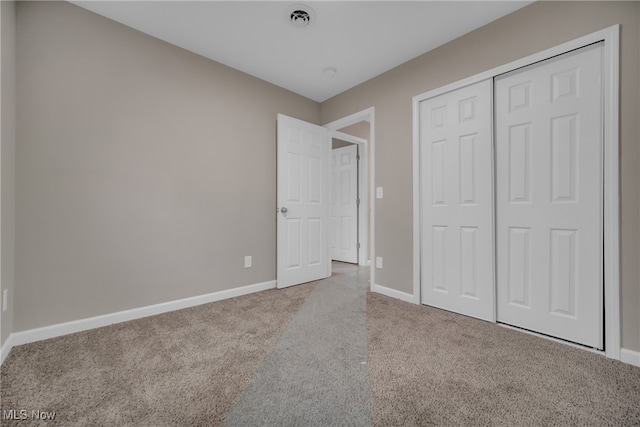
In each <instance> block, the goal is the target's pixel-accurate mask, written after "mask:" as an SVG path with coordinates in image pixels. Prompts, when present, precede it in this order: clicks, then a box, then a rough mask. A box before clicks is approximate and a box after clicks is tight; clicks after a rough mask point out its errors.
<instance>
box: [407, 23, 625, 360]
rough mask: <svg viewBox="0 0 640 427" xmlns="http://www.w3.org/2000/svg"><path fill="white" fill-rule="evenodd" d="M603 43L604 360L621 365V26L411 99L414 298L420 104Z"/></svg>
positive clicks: (416, 292) (415, 298) (415, 286)
mask: <svg viewBox="0 0 640 427" xmlns="http://www.w3.org/2000/svg"><path fill="white" fill-rule="evenodd" d="M600 41H603V42H604V52H603V56H604V57H603V70H602V71H603V88H604V93H603V104H604V105H603V107H604V109H603V115H604V117H603V119H604V120H603V124H604V135H603V137H604V139H603V145H604V153H603V155H604V176H603V178H604V260H603V261H604V311H605V313H604V319H605V325H604V333H605V355H606V356H607V357H608V358H611V359H617V360H620V350H621V349H620V196H619V188H620V182H619V143H620V140H619V129H618V128H619V121H618V118H619V107H618V105H619V104H618V101H619V78H620V76H619V56H620V25H613V26H611V27H608V28H605V29H603V30H600V31H596V32H595V33H592V34H588V35H586V36H583V37H580V38H578V39H575V40H572V41H569V42H567V43H563V44H561V45H559V46H555V47H552V48H550V49H546V50H544V51H542V52H538V53H536V54H533V55H529V56H527V57H524V58H521V59H518V60H516V61H513V62H510V63H508V64H505V65H502V66H499V67H496V68H493V69H491V70H488V71H485V72H483V73H480V74H476V75H474V76H471V77H468V78H466V79H463V80H460V81H458V82H454V83H451V84H448V85H446V86H443V87H441V88H438V89H435V90H431V91H429V92H426V93H423V94H421V95H417V96H415V97H413V298H412V301H413V302H414V303H416V304H419V303H420V259H421V254H420V251H421V242H420V235H421V233H420V116H419V105H420V102H421V101H423V100H425V99H428V98H432V97H434V96H438V95H441V94H443V93H446V92H449V91H452V90H456V89H459V88H461V87H464V86H467V85H470V84H473V83H477V82H479V81H482V80H486V79H490V78H493V77H496V76H498V75H500V74H503V73H506V72H509V71H513V70H515V69H518V68H521V67H524V66H527V65H530V64H533V63H535V62H539V61H543V60H545V59H549V58H551V57H554V56H557V55H561V54H563V53H566V52H569V51H572V50H575V49H579V48H581V47H584V46H587V45H590V44H593V43H597V42H600Z"/></svg>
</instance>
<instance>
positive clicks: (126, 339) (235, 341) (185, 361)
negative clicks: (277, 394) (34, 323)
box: [0, 283, 315, 427]
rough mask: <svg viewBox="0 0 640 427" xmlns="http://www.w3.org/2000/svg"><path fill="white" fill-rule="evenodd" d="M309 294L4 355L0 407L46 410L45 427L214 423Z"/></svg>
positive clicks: (201, 311)
mask: <svg viewBox="0 0 640 427" xmlns="http://www.w3.org/2000/svg"><path fill="white" fill-rule="evenodd" d="M314 286H315V284H313V283H312V284H307V285H300V286H296V287H293V288H289V289H286V290H282V291H278V290H275V289H273V290H268V291H264V292H260V293H257V294H251V295H246V296H242V297H238V298H232V299H229V300H225V301H219V302H215V303H211V304H205V305H201V306H198V307H193V308H188V309H184V310H178V311H174V312H171V313H165V314H161V315H158V316H152V317H148V318H144V319H140V320H135V321H131V322H126V323H120V324H117V325H112V326H109V327H105V328H99V329H95V330H92V331H86V332H81V333H77V334H73V335H67V336H64V337H59V338H54V339H50V340H46V341H40V342H37V343H33V344H27V345H23V346H19V347H14V348H13V350H11V353H10V354H9V356H7V359H6V360H5V363H4V364H3V365H2V369H1V377H0V396H1V401H0V402H1V403H0V407H1V409H2V410H3V411H8V410H11V409H18V410H20V409H26V410H28V416H29V417H30V416H31V411H32V410H46V411H55V412H56V418H55V422H54V423H50V424H51V425H61V426H96V425H101V426H215V425H220V423H221V421H222V419H223V418H224V416H225V415H226V414H227V413H228V412H229V410H230V409H231V407H232V405H233V403H234V401H235V400H236V399H237V398H238V396H239V395H240V393H241V392H242V390H244V388H245V387H246V385H247V383H248V382H249V380H250V379H251V378H252V377H253V375H254V374H255V372H256V371H257V370H258V368H259V367H260V365H261V364H262V361H263V360H264V358H265V357H266V356H267V354H268V353H269V352H270V351H271V349H272V348H273V346H274V345H275V344H276V343H277V341H278V339H279V338H280V335H281V334H282V332H283V331H284V330H285V328H286V327H287V325H288V324H289V322H290V321H291V319H292V318H293V316H294V315H295V313H296V312H297V311H298V309H299V308H300V306H301V305H302V304H303V303H304V301H305V299H306V298H307V296H308V295H309V294H310V293H311V291H312V290H313V288H314ZM0 416H2V414H0ZM0 424H1V425H3V426H4V425H19V426H21V427H22V426H28V425H39V426H42V425H43V424H44V423H43V422H40V421H34V422H32V421H31V420H29V419H28V420H26V421H20V422H13V421H8V420H6V419H2V420H0Z"/></svg>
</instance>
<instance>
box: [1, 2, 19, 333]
mask: <svg viewBox="0 0 640 427" xmlns="http://www.w3.org/2000/svg"><path fill="white" fill-rule="evenodd" d="M0 7H1V8H2V9H1V10H0V15H1V17H2V22H1V23H0V32H1V34H0V40H1V41H2V46H1V47H0V53H1V56H2V57H1V58H0V66H1V67H2V69H1V70H0V76H1V77H0V80H1V81H0V94H1V100H0V102H1V105H0V111H1V114H2V118H1V119H0V120H1V123H2V126H1V128H2V135H1V136H0V138H1V146H0V150H1V153H0V157H1V158H2V165H1V167H2V177H1V181H2V200H1V202H0V206H1V209H2V212H1V213H0V218H1V221H0V222H1V224H0V227H1V231H0V234H1V236H2V248H1V251H0V252H1V254H2V255H1V259H0V271H1V274H2V279H1V280H2V281H1V283H2V286H1V289H2V291H4V290H5V289H6V290H8V305H7V311H5V312H1V311H0V318H1V319H2V322H1V323H2V327H1V328H0V345H2V344H4V342H5V341H6V340H7V338H8V337H9V334H10V333H11V332H12V330H13V313H14V309H13V307H14V304H13V301H14V285H13V262H14V238H15V150H16V126H15V120H16V109H15V105H16V91H15V84H16V74H15V71H16V70H15V23H16V22H15V21H16V18H15V17H16V15H15V2H13V1H1V2H0ZM0 299H1V297H0ZM0 310H1V306H0Z"/></svg>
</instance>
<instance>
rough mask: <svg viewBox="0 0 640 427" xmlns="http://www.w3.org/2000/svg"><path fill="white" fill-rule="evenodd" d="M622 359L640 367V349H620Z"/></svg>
mask: <svg viewBox="0 0 640 427" xmlns="http://www.w3.org/2000/svg"><path fill="white" fill-rule="evenodd" d="M620 361H621V362H624V363H628V364H630V365H635V366H638V367H640V351H633V350H628V349H626V348H621V349H620Z"/></svg>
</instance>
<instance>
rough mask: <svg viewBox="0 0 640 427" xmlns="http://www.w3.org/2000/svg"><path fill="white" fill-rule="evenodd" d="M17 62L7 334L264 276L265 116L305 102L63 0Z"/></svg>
mask: <svg viewBox="0 0 640 427" xmlns="http://www.w3.org/2000/svg"><path fill="white" fill-rule="evenodd" d="M17 73H18V76H19V77H18V82H17V85H18V86H17V90H18V95H19V98H18V104H17V105H18V107H17V108H18V109H17V114H18V115H17V117H18V120H17V135H18V148H17V153H16V157H17V158H16V192H17V203H16V211H17V212H16V213H17V221H16V236H17V241H16V270H15V275H16V300H15V309H16V310H15V327H14V331H16V332H17V331H22V330H25V329H30V328H35V327H40V326H45V325H50V324H55V323H59V322H65V321H70V320H75V319H82V318H86V317H90V316H96V315H100V314H105V313H111V312H116V311H120V310H126V309H131V308H136V307H141V306H146V305H150V304H156V303H161V302H165V301H171V300H176V299H180V298H185V297H190V296H196V295H201V294H206V293H210V292H215V291H220V290H223V289H229V288H233V287H238V286H242V285H249V284H254V283H260V282H265V281H270V280H274V279H275V266H276V260H275V250H274V248H275V244H276V243H275V236H276V231H275V215H274V212H275V195H276V169H275V168H276V149H275V135H276V114H277V113H283V114H287V115H290V116H295V117H298V118H300V119H302V120H306V121H310V122H313V123H319V118H320V106H319V104H318V103H316V102H313V101H310V100H308V99H306V98H303V97H301V96H298V95H295V94H293V93H291V92H288V91H285V90H283V89H281V88H278V87H276V86H273V85H271V84H268V83H265V82H263V81H261V80H258V79H255V78H253V77H250V76H248V75H246V74H243V73H240V72H238V71H235V70H232V69H230V68H228V67H225V66H222V65H220V64H217V63H214V62H212V61H209V60H206V59H204V58H202V57H200V56H197V55H194V54H192V53H189V52H187V51H184V50H181V49H179V48H177V47H174V46H171V45H169V44H166V43H164V42H162V41H159V40H157V39H154V38H152V37H149V36H147V35H144V34H142V33H139V32H137V31H135V30H132V29H129V28H127V27H125V26H122V25H120V24H117V23H115V22H113V21H110V20H107V19H105V18H103V17H100V16H98V15H94V14H92V13H90V12H88V11H86V10H84V9H81V8H78V7H76V6H74V5H71V4H69V3H65V2H20V3H19V4H18V7H17ZM3 172H4V164H3ZM3 237H4V236H3ZM245 255H252V256H253V268H250V269H245V268H244V256H245Z"/></svg>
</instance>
